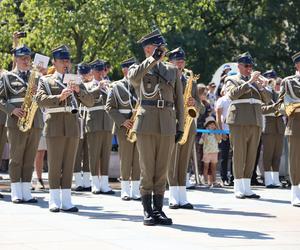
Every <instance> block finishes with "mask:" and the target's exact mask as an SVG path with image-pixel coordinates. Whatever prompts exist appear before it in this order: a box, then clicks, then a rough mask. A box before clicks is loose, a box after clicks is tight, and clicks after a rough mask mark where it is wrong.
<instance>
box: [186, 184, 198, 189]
mask: <svg viewBox="0 0 300 250" xmlns="http://www.w3.org/2000/svg"><path fill="white" fill-rule="evenodd" d="M186 189H188V190H193V189H196V186H195V185H192V186H189V187H186Z"/></svg>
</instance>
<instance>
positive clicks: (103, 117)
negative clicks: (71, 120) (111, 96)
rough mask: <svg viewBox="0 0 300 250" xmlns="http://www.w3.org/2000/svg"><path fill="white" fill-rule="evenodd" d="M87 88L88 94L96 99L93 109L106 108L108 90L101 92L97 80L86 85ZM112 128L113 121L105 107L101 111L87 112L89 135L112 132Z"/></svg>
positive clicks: (86, 125)
mask: <svg viewBox="0 0 300 250" xmlns="http://www.w3.org/2000/svg"><path fill="white" fill-rule="evenodd" d="M85 86H86V88H87V90H88V92H89V93H90V94H91V95H92V96H93V97H94V100H95V103H94V106H93V107H97V106H105V104H106V99H107V94H108V93H107V92H108V88H107V89H106V90H105V91H103V90H101V89H100V87H99V85H98V83H96V82H95V80H93V81H91V82H88V83H85ZM112 126H113V121H112V120H111V119H110V117H109V116H108V114H107V113H106V111H105V108H104V107H103V109H101V110H94V111H87V117H86V124H85V129H86V132H87V133H89V132H97V131H111V130H112Z"/></svg>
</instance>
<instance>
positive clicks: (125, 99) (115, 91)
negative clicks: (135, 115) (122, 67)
mask: <svg viewBox="0 0 300 250" xmlns="http://www.w3.org/2000/svg"><path fill="white" fill-rule="evenodd" d="M131 96H135V93H134V89H133V88H131V86H130V84H129V81H128V79H126V78H123V79H121V80H120V81H117V82H114V83H113V85H112V88H111V90H110V92H109V94H108V98H107V101H106V107H105V110H106V112H107V113H108V114H109V116H110V117H111V119H112V120H113V121H114V127H113V134H117V132H118V131H120V130H122V131H124V133H126V128H125V127H121V126H122V124H123V123H124V122H125V121H126V120H128V119H130V118H131V116H132V112H130V113H128V114H127V113H126V114H123V113H121V112H120V110H131V111H132V108H134V107H135V102H134V101H133V100H132V97H131ZM135 98H136V97H135ZM120 99H121V100H120Z"/></svg>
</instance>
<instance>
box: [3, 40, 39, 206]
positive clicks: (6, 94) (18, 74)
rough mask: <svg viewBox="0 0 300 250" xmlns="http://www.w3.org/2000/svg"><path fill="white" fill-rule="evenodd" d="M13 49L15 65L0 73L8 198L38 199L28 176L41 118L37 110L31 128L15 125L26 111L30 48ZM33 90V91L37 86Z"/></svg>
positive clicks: (30, 172)
mask: <svg viewBox="0 0 300 250" xmlns="http://www.w3.org/2000/svg"><path fill="white" fill-rule="evenodd" d="M13 53H14V59H15V62H16V67H15V69H14V70H12V71H11V72H6V73H4V74H3V75H2V78H1V83H2V84H1V89H0V109H1V110H2V111H4V112H5V113H6V114H7V120H6V126H7V137H8V142H9V143H10V156H9V158H10V161H9V176H10V179H11V199H12V202H14V203H22V202H29V203H35V202H37V200H36V199H35V198H32V196H31V178H32V173H33V169H34V158H35V154H36V151H37V147H38V144H39V139H40V135H41V131H42V127H43V121H42V119H43V118H42V114H41V111H40V110H38V111H37V112H36V114H35V117H34V122H33V125H32V128H31V129H30V130H28V131H26V132H22V131H21V130H19V128H18V126H17V122H18V119H19V118H21V117H23V116H24V115H25V113H24V110H23V109H22V108H21V106H22V103H23V102H24V97H25V95H26V90H27V86H28V80H29V77H30V74H31V70H30V69H31V50H30V48H28V47H27V46H26V45H22V46H20V47H17V48H16V49H14V52H13ZM36 80H38V79H36ZM33 91H34V92H35V91H36V87H35V88H34V90H33Z"/></svg>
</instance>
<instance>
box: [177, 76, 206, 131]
mask: <svg viewBox="0 0 300 250" xmlns="http://www.w3.org/2000/svg"><path fill="white" fill-rule="evenodd" d="M181 81H182V86H183V87H182V91H183V93H182V94H184V91H185V88H186V85H187V83H188V78H187V77H185V76H184V75H183V76H182V77H181ZM191 95H192V97H193V98H194V99H195V108H196V110H197V113H198V116H199V115H202V114H203V113H204V112H205V106H204V105H203V104H202V102H201V100H200V97H199V94H198V90H197V82H193V88H192V93H191ZM184 101H185V100H184ZM196 129H197V126H196V121H195V122H192V124H191V128H190V130H191V131H195V132H194V134H196V133H197V131H196Z"/></svg>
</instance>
